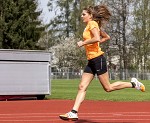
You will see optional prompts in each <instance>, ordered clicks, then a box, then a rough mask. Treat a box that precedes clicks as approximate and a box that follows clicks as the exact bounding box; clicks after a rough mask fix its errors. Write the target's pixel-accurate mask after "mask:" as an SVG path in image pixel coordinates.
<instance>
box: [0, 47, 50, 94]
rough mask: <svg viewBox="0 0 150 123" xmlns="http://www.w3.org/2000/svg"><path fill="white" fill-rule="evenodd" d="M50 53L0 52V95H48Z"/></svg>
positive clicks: (30, 51) (26, 51) (28, 51)
mask: <svg viewBox="0 0 150 123" xmlns="http://www.w3.org/2000/svg"><path fill="white" fill-rule="evenodd" d="M50 62H51V53H50V52H46V51H34V50H2V49H1V50H0V95H46V94H50V88H51V84H50V83H51V82H50V70H51V69H50V68H51V67H50Z"/></svg>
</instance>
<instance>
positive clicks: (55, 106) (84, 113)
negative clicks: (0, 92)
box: [0, 100, 150, 123]
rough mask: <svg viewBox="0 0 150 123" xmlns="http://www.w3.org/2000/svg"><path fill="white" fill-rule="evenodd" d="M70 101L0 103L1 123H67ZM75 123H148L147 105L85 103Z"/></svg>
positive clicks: (149, 118)
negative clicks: (62, 116)
mask: <svg viewBox="0 0 150 123" xmlns="http://www.w3.org/2000/svg"><path fill="white" fill-rule="evenodd" d="M73 103H74V101H72V100H43V101H38V100H29V101H1V102H0V123H67V121H62V120H60V119H59V117H58V116H59V115H60V114H62V113H66V112H68V111H69V110H70V109H71V108H72V105H73ZM74 123H150V102H107V101H84V103H83V104H82V105H81V108H80V111H79V120H78V121H76V122H74Z"/></svg>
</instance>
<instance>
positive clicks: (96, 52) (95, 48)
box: [83, 21, 104, 60]
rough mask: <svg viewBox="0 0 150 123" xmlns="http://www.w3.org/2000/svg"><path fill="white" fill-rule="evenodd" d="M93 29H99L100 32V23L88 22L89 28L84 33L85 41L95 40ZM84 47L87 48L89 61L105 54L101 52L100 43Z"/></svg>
mask: <svg viewBox="0 0 150 123" xmlns="http://www.w3.org/2000/svg"><path fill="white" fill-rule="evenodd" d="M93 28H98V30H100V29H99V26H98V23H97V22H96V21H90V22H88V24H87V26H86V28H85V30H84V32H83V38H84V40H87V39H92V38H93V34H92V32H91V30H92V29H93ZM84 47H85V50H86V56H87V59H88V60H90V59H93V58H96V57H98V56H100V55H102V54H104V52H103V51H101V48H100V43H99V42H95V43H92V44H87V45H84Z"/></svg>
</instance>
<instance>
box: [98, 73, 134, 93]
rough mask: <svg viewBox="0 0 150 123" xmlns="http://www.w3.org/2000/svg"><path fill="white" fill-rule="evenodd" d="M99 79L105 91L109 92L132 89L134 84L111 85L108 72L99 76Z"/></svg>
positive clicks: (120, 82) (117, 83)
mask: <svg viewBox="0 0 150 123" xmlns="http://www.w3.org/2000/svg"><path fill="white" fill-rule="evenodd" d="M98 78H99V80H100V82H101V84H102V86H103V88H104V90H105V91H107V92H111V91H114V90H120V89H123V88H132V84H131V83H130V82H122V81H118V82H114V83H112V84H110V82H109V75H108V72H106V73H104V74H102V75H99V76H98Z"/></svg>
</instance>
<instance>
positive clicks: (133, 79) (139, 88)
mask: <svg viewBox="0 0 150 123" xmlns="http://www.w3.org/2000/svg"><path fill="white" fill-rule="evenodd" d="M131 82H133V83H135V88H136V89H137V90H141V91H142V92H145V86H144V85H143V84H142V83H141V82H139V81H138V80H137V79H136V78H131Z"/></svg>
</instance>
